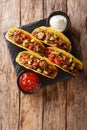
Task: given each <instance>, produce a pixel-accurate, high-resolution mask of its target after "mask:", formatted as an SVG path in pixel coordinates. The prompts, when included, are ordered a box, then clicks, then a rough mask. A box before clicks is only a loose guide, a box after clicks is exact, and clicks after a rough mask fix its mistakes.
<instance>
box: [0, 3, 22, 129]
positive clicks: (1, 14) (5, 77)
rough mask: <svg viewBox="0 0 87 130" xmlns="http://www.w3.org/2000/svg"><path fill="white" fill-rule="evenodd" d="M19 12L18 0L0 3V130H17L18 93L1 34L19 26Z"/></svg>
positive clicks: (13, 72)
mask: <svg viewBox="0 0 87 130" xmlns="http://www.w3.org/2000/svg"><path fill="white" fill-rule="evenodd" d="M13 5H14V8H13ZM19 11H20V5H19V0H13V1H12V0H8V1H6V0H3V1H2V0H1V1H0V130H17V129H18V121H19V91H18V88H17V85H16V74H15V71H14V68H13V65H12V62H11V59H10V56H9V54H8V49H7V46H6V43H5V40H4V37H3V34H2V33H3V31H6V30H7V29H8V28H9V27H13V26H19V23H20V13H19Z"/></svg>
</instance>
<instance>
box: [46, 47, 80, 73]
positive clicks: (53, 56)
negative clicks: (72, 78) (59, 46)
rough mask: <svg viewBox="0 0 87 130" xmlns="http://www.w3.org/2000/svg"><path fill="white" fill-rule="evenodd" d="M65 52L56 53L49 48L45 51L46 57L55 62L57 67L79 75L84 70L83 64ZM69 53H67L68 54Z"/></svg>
mask: <svg viewBox="0 0 87 130" xmlns="http://www.w3.org/2000/svg"><path fill="white" fill-rule="evenodd" d="M64 52H65V51H63V50H62V51H58V52H56V51H54V50H53V49H51V47H49V48H48V49H47V50H46V51H45V56H46V57H47V58H48V59H49V60H50V61H51V62H53V63H54V64H55V65H56V66H57V67H59V68H61V69H63V70H64V71H66V72H69V73H71V74H73V75H76V74H78V73H79V72H80V71H81V70H82V63H81V62H80V61H79V60H78V59H76V58H75V57H74V56H72V55H71V54H70V55H68V54H65V53H64ZM66 53H67V52H66Z"/></svg>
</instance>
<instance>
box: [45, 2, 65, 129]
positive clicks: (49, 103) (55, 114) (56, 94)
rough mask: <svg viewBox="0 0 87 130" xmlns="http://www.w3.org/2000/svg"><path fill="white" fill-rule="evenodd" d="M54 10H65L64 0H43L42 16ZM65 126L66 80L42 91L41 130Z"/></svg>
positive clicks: (63, 127)
mask: <svg viewBox="0 0 87 130" xmlns="http://www.w3.org/2000/svg"><path fill="white" fill-rule="evenodd" d="M56 10H61V11H62V10H63V11H65V12H66V1H65V0H60V1H58V0H57V1H56V0H45V1H44V17H47V16H49V15H50V13H52V12H53V11H56ZM65 128H66V81H64V82H60V83H56V84H54V85H50V86H48V87H47V88H46V92H45V93H44V119H43V130H65Z"/></svg>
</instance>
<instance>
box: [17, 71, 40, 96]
mask: <svg viewBox="0 0 87 130" xmlns="http://www.w3.org/2000/svg"><path fill="white" fill-rule="evenodd" d="M26 72H32V71H29V70H25V71H22V72H21V73H20V74H19V75H18V78H17V85H18V88H19V89H20V90H21V91H22V92H23V93H24V94H35V93H37V92H38V91H39V90H40V88H41V81H40V83H39V85H38V87H37V88H36V89H35V90H34V91H30V92H26V91H24V90H23V89H22V88H21V87H20V85H19V78H20V76H21V75H22V74H24V73H26ZM34 73H35V72H34ZM37 76H38V74H37ZM38 78H39V76H38ZM39 80H40V78H39Z"/></svg>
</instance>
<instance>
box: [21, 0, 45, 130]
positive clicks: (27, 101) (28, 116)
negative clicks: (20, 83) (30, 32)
mask: <svg viewBox="0 0 87 130" xmlns="http://www.w3.org/2000/svg"><path fill="white" fill-rule="evenodd" d="M42 3H43V1H42V0H40V1H39V0H37V1H36V0H25V1H24V0H21V24H22V25H23V24H27V23H31V22H33V21H37V20H39V19H42V18H43V6H42ZM20 101H21V102H20V129H21V130H42V115H43V89H42V90H40V91H39V92H38V93H37V94H34V95H24V94H22V93H21V98H20Z"/></svg>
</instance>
